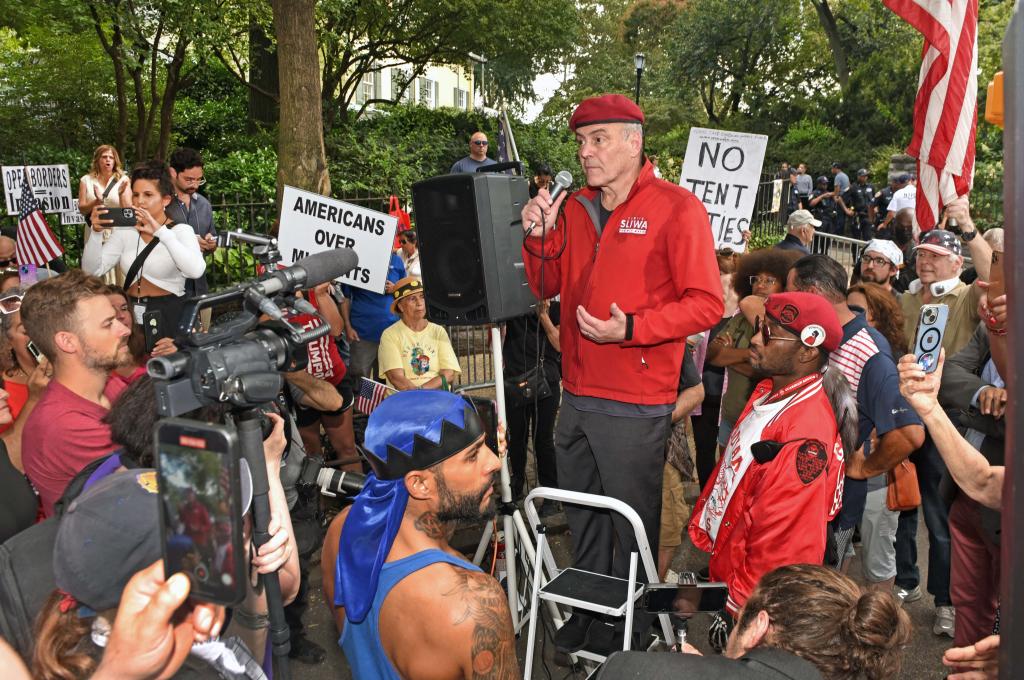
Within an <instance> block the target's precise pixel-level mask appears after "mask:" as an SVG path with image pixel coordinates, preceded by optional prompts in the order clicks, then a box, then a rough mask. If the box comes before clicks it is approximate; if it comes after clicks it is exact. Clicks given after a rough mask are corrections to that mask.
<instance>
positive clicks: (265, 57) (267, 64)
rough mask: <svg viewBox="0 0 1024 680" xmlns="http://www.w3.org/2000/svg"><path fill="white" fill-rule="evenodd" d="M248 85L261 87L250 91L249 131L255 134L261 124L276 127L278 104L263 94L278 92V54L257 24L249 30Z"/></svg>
mask: <svg viewBox="0 0 1024 680" xmlns="http://www.w3.org/2000/svg"><path fill="white" fill-rule="evenodd" d="M249 82H251V83H253V84H255V85H257V86H258V87H259V88H260V89H259V90H256V89H254V88H251V87H250V88H249V131H250V132H255V131H256V128H257V127H258V126H260V125H266V126H273V125H276V124H277V119H278V111H277V101H275V100H274V98H273V97H268V96H267V95H266V94H264V93H265V92H267V93H271V94H274V95H277V93H278V89H279V86H278V79H277V51H276V50H275V49H274V46H273V45H272V44H271V42H270V39H269V38H268V37H267V34H266V33H265V32H264V31H263V27H262V26H260V25H259V24H258V23H256V22H253V23H252V24H251V25H250V27H249ZM261 90H262V91H261Z"/></svg>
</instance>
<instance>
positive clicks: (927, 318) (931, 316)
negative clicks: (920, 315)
mask: <svg viewBox="0 0 1024 680" xmlns="http://www.w3.org/2000/svg"><path fill="white" fill-rule="evenodd" d="M938 316H939V315H938V312H936V311H935V310H934V309H927V310H925V312H924V322H925V323H926V324H929V325H931V324H933V323H935V319H937V318H938Z"/></svg>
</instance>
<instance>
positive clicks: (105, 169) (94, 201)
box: [78, 144, 132, 285]
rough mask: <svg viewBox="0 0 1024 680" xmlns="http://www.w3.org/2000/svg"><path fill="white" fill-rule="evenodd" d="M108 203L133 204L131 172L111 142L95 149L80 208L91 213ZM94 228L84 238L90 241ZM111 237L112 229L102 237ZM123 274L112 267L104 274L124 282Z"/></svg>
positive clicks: (80, 191)
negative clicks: (125, 167)
mask: <svg viewBox="0 0 1024 680" xmlns="http://www.w3.org/2000/svg"><path fill="white" fill-rule="evenodd" d="M100 205H105V206H106V207H108V208H130V207H131V206H132V191H131V185H130V183H129V182H128V175H126V174H125V172H124V170H123V169H122V167H121V156H120V155H119V154H118V153H117V149H115V148H114V147H112V146H110V145H109V144H101V145H100V146H98V147H96V150H95V151H93V152H92V165H90V166H89V174H87V175H82V179H81V181H79V183H78V210H79V212H81V213H82V214H83V215H88V214H90V213H91V212H92V211H93V208H95V207H97V206H100ZM92 233H93V230H92V229H89V228H88V227H86V229H85V241H86V242H87V243H88V241H89V236H90V235H91V234H92ZM109 238H110V230H109V229H106V230H104V231H103V240H104V241H106V240H107V239H109ZM123 278H124V277H123V276H121V277H118V276H117V271H116V270H113V271H111V272H110V273H109V275H108V276H106V277H105V279H106V282H107V283H111V284H114V283H116V284H118V285H120V284H122V283H124V281H123Z"/></svg>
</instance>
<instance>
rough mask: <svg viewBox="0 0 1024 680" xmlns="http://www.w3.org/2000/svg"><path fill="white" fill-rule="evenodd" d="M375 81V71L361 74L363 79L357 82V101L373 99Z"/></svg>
mask: <svg viewBox="0 0 1024 680" xmlns="http://www.w3.org/2000/svg"><path fill="white" fill-rule="evenodd" d="M376 83H377V72H376V71H370V72H369V73H364V74H363V79H362V80H361V81H360V82H359V101H360V102H365V101H367V100H370V99H373V98H374V96H375V95H376V87H375V86H376Z"/></svg>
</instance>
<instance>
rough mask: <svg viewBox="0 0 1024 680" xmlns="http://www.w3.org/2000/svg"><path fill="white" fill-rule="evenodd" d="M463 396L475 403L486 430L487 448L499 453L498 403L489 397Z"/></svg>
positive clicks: (485, 440)
mask: <svg viewBox="0 0 1024 680" xmlns="http://www.w3.org/2000/svg"><path fill="white" fill-rule="evenodd" d="M462 398H463V399H465V400H466V401H468V402H470V403H471V404H473V407H474V408H476V412H477V414H478V415H479V416H480V423H481V424H482V425H483V430H484V443H485V444H487V448H489V449H490V450H491V451H494V453H495V454H497V453H498V404H497V403H496V402H495V401H494V400H493V399H488V398H487V397H472V396H469V395H465V394H464V395H462Z"/></svg>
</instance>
